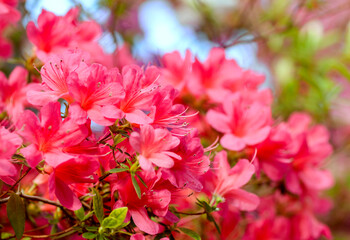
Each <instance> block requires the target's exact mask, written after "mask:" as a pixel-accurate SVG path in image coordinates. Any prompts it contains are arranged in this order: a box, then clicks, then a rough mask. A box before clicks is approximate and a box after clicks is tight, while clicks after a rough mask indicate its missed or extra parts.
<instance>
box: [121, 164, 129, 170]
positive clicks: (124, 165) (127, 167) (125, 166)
mask: <svg viewBox="0 0 350 240" xmlns="http://www.w3.org/2000/svg"><path fill="white" fill-rule="evenodd" d="M120 166H122V167H123V168H125V169H129V166H128V165H126V164H124V163H120Z"/></svg>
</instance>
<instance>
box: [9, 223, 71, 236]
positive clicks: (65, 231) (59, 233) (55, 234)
mask: <svg viewBox="0 0 350 240" xmlns="http://www.w3.org/2000/svg"><path fill="white" fill-rule="evenodd" d="M76 226H78V224H74V225H73V226H71V227H70V228H67V229H65V230H63V231H61V232H58V233H54V234H50V235H30V234H23V237H30V238H51V237H57V236H60V235H63V234H65V233H68V232H70V231H72V232H71V234H73V233H75V232H76V231H78V230H76V229H73V228H75V227H76ZM15 237H16V236H15V235H13V236H10V237H7V238H3V239H11V238H15Z"/></svg>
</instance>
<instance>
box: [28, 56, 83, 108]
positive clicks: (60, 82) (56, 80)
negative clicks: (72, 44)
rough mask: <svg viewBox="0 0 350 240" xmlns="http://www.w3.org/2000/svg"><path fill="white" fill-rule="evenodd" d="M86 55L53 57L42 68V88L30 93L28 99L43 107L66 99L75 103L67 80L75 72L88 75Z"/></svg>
mask: <svg viewBox="0 0 350 240" xmlns="http://www.w3.org/2000/svg"><path fill="white" fill-rule="evenodd" d="M86 57H87V56H86V55H84V53H83V52H81V51H64V53H63V54H60V55H52V56H51V57H50V58H49V59H48V61H47V62H46V63H45V64H44V66H43V67H42V68H41V70H40V73H41V78H42V83H41V87H40V89H38V90H32V91H28V93H27V98H28V101H29V102H30V103H32V104H33V105H39V106H43V105H45V104H46V103H48V102H52V101H57V100H58V99H59V98H63V99H65V100H66V101H67V102H68V103H71V102H73V98H72V97H71V96H70V95H69V89H68V83H67V78H68V76H69V75H70V74H71V73H73V72H78V73H80V74H81V75H83V74H88V68H89V67H88V65H87V64H86V63H85V59H86Z"/></svg>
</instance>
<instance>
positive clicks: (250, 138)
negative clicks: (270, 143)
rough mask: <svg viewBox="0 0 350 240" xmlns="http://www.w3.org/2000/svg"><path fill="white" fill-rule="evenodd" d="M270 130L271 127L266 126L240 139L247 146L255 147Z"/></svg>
mask: <svg viewBox="0 0 350 240" xmlns="http://www.w3.org/2000/svg"><path fill="white" fill-rule="evenodd" d="M270 130H271V127H270V126H266V127H263V128H261V129H258V130H256V131H253V132H250V133H248V134H247V135H246V136H244V137H242V139H243V141H244V142H245V143H246V144H247V145H255V144H258V143H261V142H262V141H264V140H265V139H266V138H267V136H268V135H269V133H270Z"/></svg>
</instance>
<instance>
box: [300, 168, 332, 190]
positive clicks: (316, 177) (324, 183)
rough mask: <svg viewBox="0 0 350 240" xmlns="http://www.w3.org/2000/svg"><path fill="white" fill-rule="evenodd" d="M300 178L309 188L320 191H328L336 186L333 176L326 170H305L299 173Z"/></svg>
mask: <svg viewBox="0 0 350 240" xmlns="http://www.w3.org/2000/svg"><path fill="white" fill-rule="evenodd" d="M299 177H300V179H301V180H302V181H303V183H304V184H305V185H306V186H307V187H308V188H310V189H316V190H319V191H320V190H324V189H328V188H330V187H332V186H333V184H334V180H333V176H332V174H331V173H330V172H328V171H326V170H319V169H314V168H309V169H305V170H304V171H302V172H300V173H299ZM316 183H317V184H316Z"/></svg>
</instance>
